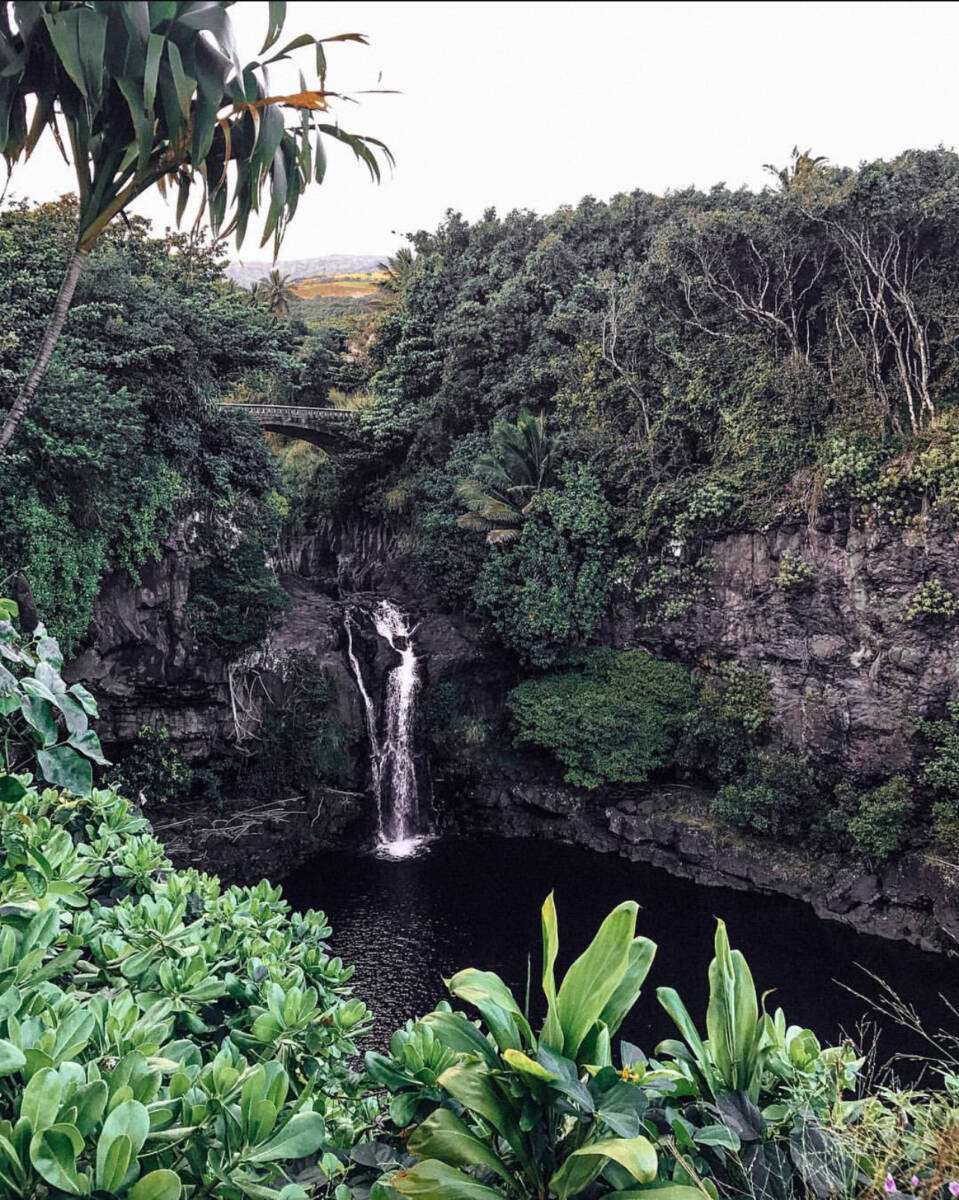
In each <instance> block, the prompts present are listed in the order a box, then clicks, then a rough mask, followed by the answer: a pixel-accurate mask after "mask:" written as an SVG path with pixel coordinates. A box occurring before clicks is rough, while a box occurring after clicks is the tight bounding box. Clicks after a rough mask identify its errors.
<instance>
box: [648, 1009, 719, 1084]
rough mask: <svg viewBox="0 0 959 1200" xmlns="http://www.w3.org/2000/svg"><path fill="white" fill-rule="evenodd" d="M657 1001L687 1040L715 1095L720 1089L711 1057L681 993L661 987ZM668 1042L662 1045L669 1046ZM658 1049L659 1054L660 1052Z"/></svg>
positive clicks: (693, 1056) (696, 1062)
mask: <svg viewBox="0 0 959 1200" xmlns="http://www.w3.org/2000/svg"><path fill="white" fill-rule="evenodd" d="M656 999H657V1000H658V1001H659V1003H660V1004H661V1005H662V1006H663V1008H665V1010H666V1011H667V1013H669V1015H670V1016H671V1017H672V1019H673V1021H674V1022H675V1024H676V1027H677V1029H678V1030H679V1032H680V1033H681V1034H682V1035H683V1037H684V1038H685V1039H686V1045H687V1046H688V1047H689V1051H690V1053H691V1055H692V1060H693V1062H694V1063H695V1065H696V1066H697V1067H698V1068H699V1070H700V1071H701V1072H702V1075H703V1077H704V1079H705V1080H706V1083H707V1084H708V1086H709V1089H710V1091H711V1092H713V1094H715V1093H716V1092H717V1091H718V1090H719V1089H718V1087H717V1085H716V1078H715V1073H714V1072H713V1070H712V1067H711V1065H710V1062H709V1057H708V1055H707V1054H706V1047H705V1046H704V1045H703V1040H702V1038H701V1037H700V1036H699V1032H698V1030H697V1029H696V1026H695V1024H694V1022H693V1019H692V1017H691V1016H690V1015H689V1011H688V1010H687V1008H686V1005H685V1004H683V1002H682V1000H681V999H680V997H679V993H678V992H677V991H676V989H675V988H668V987H661V988H657V989H656ZM668 1044H669V1043H668V1042H664V1043H662V1045H664V1046H665V1045H668ZM658 1049H659V1048H657V1052H658Z"/></svg>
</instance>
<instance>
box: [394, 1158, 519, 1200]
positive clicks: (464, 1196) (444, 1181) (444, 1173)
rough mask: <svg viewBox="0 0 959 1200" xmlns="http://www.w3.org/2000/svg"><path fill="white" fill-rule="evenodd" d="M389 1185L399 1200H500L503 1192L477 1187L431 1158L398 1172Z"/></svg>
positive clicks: (483, 1186) (458, 1172)
mask: <svg viewBox="0 0 959 1200" xmlns="http://www.w3.org/2000/svg"><path fill="white" fill-rule="evenodd" d="M390 1183H391V1185H392V1187H393V1190H394V1191H396V1192H399V1194H400V1195H401V1196H418V1197H421V1200H503V1192H501V1191H498V1190H497V1189H495V1188H491V1187H486V1185H485V1184H482V1183H477V1182H476V1180H475V1179H473V1178H472V1176H470V1175H467V1174H465V1172H463V1171H458V1170H457V1169H456V1168H455V1167H449V1166H447V1165H446V1163H442V1162H439V1161H438V1160H436V1159H433V1158H427V1159H424V1161H423V1162H419V1163H417V1164H416V1166H415V1167H411V1168H410V1169H409V1170H408V1171H397V1173H396V1174H395V1175H394V1176H393V1177H392V1179H391V1180H390Z"/></svg>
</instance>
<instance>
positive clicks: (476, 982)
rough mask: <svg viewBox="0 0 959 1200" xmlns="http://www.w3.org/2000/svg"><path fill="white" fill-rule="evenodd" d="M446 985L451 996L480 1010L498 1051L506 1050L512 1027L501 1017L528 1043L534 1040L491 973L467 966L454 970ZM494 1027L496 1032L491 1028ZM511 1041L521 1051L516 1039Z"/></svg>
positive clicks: (512, 999) (507, 992)
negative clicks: (509, 1022)
mask: <svg viewBox="0 0 959 1200" xmlns="http://www.w3.org/2000/svg"><path fill="white" fill-rule="evenodd" d="M446 986H447V988H448V989H449V991H450V993H451V995H453V996H458V997H459V999H461V1000H466V1001H467V1002H468V1003H469V1004H473V1005H475V1007H476V1008H478V1009H479V1011H480V1012H481V1013H482V1014H483V1016H484V1017H485V1018H486V1021H487V1024H489V1025H490V1030H491V1032H492V1033H493V1036H494V1037H495V1038H496V1041H497V1045H499V1048H500V1050H506V1049H508V1048H509V1044H510V1040H511V1039H510V1033H511V1027H510V1025H509V1024H507V1023H505V1022H504V1021H503V1019H502V1016H501V1014H505V1015H506V1016H507V1017H509V1018H510V1019H511V1022H512V1024H514V1025H515V1027H516V1029H517V1030H521V1031H522V1032H523V1033H524V1034H525V1035H526V1038H527V1040H528V1041H529V1042H532V1041H533V1034H532V1030H531V1029H530V1027H529V1022H528V1021H527V1020H526V1017H525V1016H524V1015H523V1012H522V1010H521V1009H520V1007H519V1005H518V1004H517V1003H516V999H515V997H514V996H513V993H512V992H511V991H510V990H509V988H508V987H507V986H506V984H505V983H504V982H503V981H502V979H500V977H499V976H498V975H497V974H496V973H495V972H494V971H478V970H477V969H476V968H475V967H467V968H466V970H465V971H457V973H456V974H455V975H454V976H453V978H452V979H447V981H446ZM494 1024H495V1025H496V1026H497V1029H496V1030H494V1029H493V1026H494ZM497 1034H498V1035H499V1036H497ZM512 1042H513V1047H514V1048H515V1049H520V1046H519V1045H517V1044H516V1039H515V1038H514V1039H512Z"/></svg>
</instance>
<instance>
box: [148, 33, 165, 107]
mask: <svg viewBox="0 0 959 1200" xmlns="http://www.w3.org/2000/svg"><path fill="white" fill-rule="evenodd" d="M165 41H166V39H165V38H164V36H163V35H162V34H160V33H151V34H150V36H149V38H148V39H147V59H146V68H145V70H144V73H143V107H144V109H145V111H146V112H148V113H151V112H152V111H153V105H154V103H155V101H156V94H157V79H158V77H159V74H160V58H161V56H162V54H163V45H164V42H165Z"/></svg>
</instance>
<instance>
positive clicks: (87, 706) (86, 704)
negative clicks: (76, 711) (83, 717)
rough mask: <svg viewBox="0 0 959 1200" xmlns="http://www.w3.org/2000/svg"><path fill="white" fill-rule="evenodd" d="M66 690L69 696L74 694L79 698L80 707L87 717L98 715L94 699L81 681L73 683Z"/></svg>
mask: <svg viewBox="0 0 959 1200" xmlns="http://www.w3.org/2000/svg"><path fill="white" fill-rule="evenodd" d="M67 690H68V691H69V693H70V695H71V696H75V697H76V698H77V700H79V702H80V706H81V708H82V709H83V711H84V712H85V713H86V714H87V716H88V717H98V716H99V715H100V713H99V711H98V709H97V702H96V700H95V699H94V697H93V695H92V694H91V693H90V692H88V691H87V689H86V688H85V687H84V686H83V684H82V683H74V684H72V685H71V686H70V687H69V688H68V689H67Z"/></svg>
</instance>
